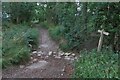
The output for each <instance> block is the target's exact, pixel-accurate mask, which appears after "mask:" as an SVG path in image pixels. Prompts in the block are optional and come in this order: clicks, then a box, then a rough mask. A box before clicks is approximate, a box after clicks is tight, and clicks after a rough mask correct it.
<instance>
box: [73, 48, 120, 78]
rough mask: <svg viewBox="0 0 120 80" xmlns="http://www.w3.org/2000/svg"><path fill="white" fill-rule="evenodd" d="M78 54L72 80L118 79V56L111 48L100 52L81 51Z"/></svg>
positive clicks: (94, 50)
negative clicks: (89, 79)
mask: <svg viewBox="0 0 120 80" xmlns="http://www.w3.org/2000/svg"><path fill="white" fill-rule="evenodd" d="M80 54H81V56H80V58H79V59H78V61H76V62H75V73H74V75H73V77H74V78H118V54H117V53H114V52H113V51H112V50H111V48H104V49H103V50H102V51H101V52H97V51H96V49H93V50H92V51H91V52H88V51H81V52H80Z"/></svg>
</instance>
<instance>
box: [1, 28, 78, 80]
mask: <svg viewBox="0 0 120 80" xmlns="http://www.w3.org/2000/svg"><path fill="white" fill-rule="evenodd" d="M39 33H40V35H39V47H38V49H37V50H36V51H33V52H32V53H31V60H30V61H29V63H27V64H25V65H19V66H11V67H9V68H7V69H4V70H3V71H2V76H3V78H70V77H71V74H72V73H73V71H74V69H73V62H74V60H76V59H77V57H76V55H75V54H74V53H64V52H63V51H61V50H60V49H59V47H58V45H57V44H56V43H55V42H54V41H53V40H52V39H51V38H50V37H49V33H48V31H47V30H46V29H43V28H40V29H39Z"/></svg>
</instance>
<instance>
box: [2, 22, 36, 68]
mask: <svg viewBox="0 0 120 80" xmlns="http://www.w3.org/2000/svg"><path fill="white" fill-rule="evenodd" d="M3 27H4V26H3ZM37 40H38V31H37V29H36V28H30V27H29V26H26V25H22V24H20V25H13V26H10V27H9V28H6V29H5V30H4V31H3V41H2V43H3V44H2V67H3V68H5V67H7V66H9V65H11V64H23V63H25V62H27V61H28V60H29V58H30V52H31V48H30V47H28V44H29V42H30V41H32V45H34V47H37V43H38V41H37Z"/></svg>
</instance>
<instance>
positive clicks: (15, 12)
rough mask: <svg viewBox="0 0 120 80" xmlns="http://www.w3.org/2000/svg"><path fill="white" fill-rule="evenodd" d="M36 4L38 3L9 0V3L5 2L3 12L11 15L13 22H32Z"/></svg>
mask: <svg viewBox="0 0 120 80" xmlns="http://www.w3.org/2000/svg"><path fill="white" fill-rule="evenodd" d="M35 6H36V3H27V2H19V3H16V2H14V3H11V2H8V3H3V5H2V10H3V14H8V15H10V17H9V18H10V20H11V21H12V22H13V23H22V22H30V21H31V20H32V18H33V14H34V8H35ZM26 14H27V15H26ZM6 16H7V15H6Z"/></svg>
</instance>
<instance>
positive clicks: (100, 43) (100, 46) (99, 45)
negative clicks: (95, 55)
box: [97, 29, 109, 52]
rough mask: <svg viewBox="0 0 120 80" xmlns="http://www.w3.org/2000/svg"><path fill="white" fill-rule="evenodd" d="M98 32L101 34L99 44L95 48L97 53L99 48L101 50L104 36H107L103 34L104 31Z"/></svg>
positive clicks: (106, 33)
mask: <svg viewBox="0 0 120 80" xmlns="http://www.w3.org/2000/svg"><path fill="white" fill-rule="evenodd" d="M98 32H99V33H101V35H100V39H99V43H98V48H97V51H98V52H99V51H100V50H101V48H102V43H103V37H104V34H105V35H109V33H108V32H105V31H104V29H102V30H98Z"/></svg>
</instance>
